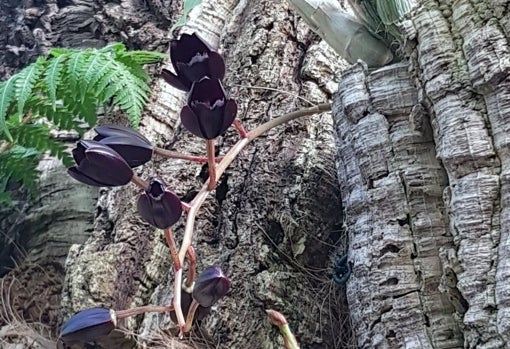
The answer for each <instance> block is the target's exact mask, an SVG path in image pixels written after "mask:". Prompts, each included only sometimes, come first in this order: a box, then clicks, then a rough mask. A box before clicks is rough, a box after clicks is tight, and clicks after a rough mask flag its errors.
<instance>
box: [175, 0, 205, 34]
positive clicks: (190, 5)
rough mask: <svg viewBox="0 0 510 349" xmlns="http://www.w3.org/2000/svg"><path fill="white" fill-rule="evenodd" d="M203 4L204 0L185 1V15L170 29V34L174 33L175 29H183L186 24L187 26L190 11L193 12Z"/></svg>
mask: <svg viewBox="0 0 510 349" xmlns="http://www.w3.org/2000/svg"><path fill="white" fill-rule="evenodd" d="M201 3H202V0H185V1H184V13H183V14H182V17H181V18H179V20H178V21H177V22H175V23H174V25H173V26H172V28H170V33H171V32H173V31H174V29H175V28H178V27H182V26H183V25H184V24H186V19H187V18H188V14H189V13H190V11H191V10H193V9H194V8H195V7H197V6H198V5H200V4H201Z"/></svg>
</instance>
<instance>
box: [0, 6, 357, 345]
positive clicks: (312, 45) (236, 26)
mask: <svg viewBox="0 0 510 349" xmlns="http://www.w3.org/2000/svg"><path fill="white" fill-rule="evenodd" d="M15 5H19V4H17V3H16V4H14V3H13V4H9V6H7V7H6V11H7V10H8V11H7V12H8V13H16V14H17V15H19V16H20V18H22V19H23V20H22V21H20V23H21V24H20V23H18V22H17V23H14V24H12V23H11V24H9V25H10V26H11V27H9V29H10V30H9V32H10V33H11V34H10V35H9V36H7V37H6V38H4V40H5V42H4V45H9V46H5V47H6V49H7V52H8V54H7V55H6V57H5V60H4V61H3V64H4V74H10V73H12V72H13V71H14V70H15V69H16V68H19V67H20V66H22V65H24V64H26V63H28V62H29V61H31V59H33V56H34V55H35V54H38V53H39V52H46V51H45V50H47V49H48V48H49V47H51V46H68V47H69V46H73V47H76V46H101V45H103V44H104V43H106V42H109V41H119V40H123V41H124V42H126V43H127V44H128V46H129V47H131V48H144V49H156V48H157V49H159V50H160V51H164V50H165V49H166V43H167V42H168V38H167V30H168V28H169V26H170V24H171V23H172V22H173V21H174V20H175V18H176V17H177V16H178V14H179V13H180V12H179V10H180V9H181V8H182V2H172V1H159V0H152V1H135V0H123V1H120V2H118V3H113V2H105V1H102V0H96V1H81V0H73V1H47V2H46V3H44V4H43V5H37V4H35V2H34V3H32V2H30V3H28V2H27V3H24V4H23V5H21V6H18V7H15ZM29 9H31V10H30V11H28V10H29ZM9 11H10V12H9ZM27 11H28V12H29V13H35V14H36V15H34V16H33V17H27ZM29 21H31V22H29ZM35 29H40V31H37V30H35ZM184 30H185V31H186V32H191V31H198V32H200V34H201V35H202V36H203V37H204V38H205V39H207V40H208V41H209V42H210V43H211V44H212V45H213V46H217V47H219V48H220V49H221V50H222V51H223V54H224V57H225V60H226V62H227V70H228V71H227V76H226V79H225V84H226V85H227V87H228V88H229V91H230V92H231V95H232V97H234V98H236V99H237V100H238V104H239V107H240V108H239V109H240V111H239V119H240V120H241V121H242V122H243V124H244V125H245V127H247V128H251V127H253V126H255V125H258V124H260V123H262V122H263V121H267V120H269V119H271V118H274V117H276V116H278V115H281V114H284V113H286V112H290V111H293V110H296V109H299V108H302V107H303V106H308V104H307V103H306V102H303V101H302V100H300V99H299V98H297V97H296V95H300V96H301V97H302V98H305V99H307V100H309V101H311V102H313V103H318V102H325V101H327V100H328V99H329V98H330V97H331V96H332V93H333V92H334V90H335V89H336V81H337V79H338V78H339V75H338V74H337V73H338V72H339V71H340V69H342V68H343V66H342V63H341V62H340V61H339V58H338V57H337V56H336V55H335V54H333V53H332V51H331V50H330V49H329V48H328V47H327V46H326V45H324V44H323V43H320V44H319V43H318V40H317V38H316V37H315V36H314V35H313V34H311V32H310V31H309V30H308V28H307V27H306V25H304V24H303V23H302V22H301V21H300V20H299V19H298V18H297V17H296V16H295V15H294V13H293V12H292V11H291V10H289V8H288V6H287V4H286V3H281V2H274V1H271V0H257V1H233V0H222V1H218V0H215V1H212V0H210V1H204V2H203V4H202V5H201V6H200V7H199V8H198V9H197V10H196V11H194V12H193V14H192V18H191V20H190V21H189V23H188V24H187V26H186V27H185V28H184ZM16 33H21V34H16ZM41 33H43V34H44V35H40V34H41ZM22 34H23V35H25V36H26V38H25V36H23V37H22V38H21V39H20V38H18V35H22ZM37 35H39V36H38V37H39V38H42V39H44V41H42V43H43V44H38V45H35V44H34V46H29V45H28V44H27V43H28V42H30V38H32V37H34V38H35V37H36V36H37ZM27 38H28V39H27ZM32 47H33V48H32ZM37 50H39V51H37ZM36 52H37V53H36ZM18 62H19V63H18ZM17 64H19V65H17ZM246 86H254V87H255V86H258V87H269V88H273V89H274V88H276V89H278V91H271V90H264V89H252V88H247V87H246ZM183 103H184V94H183V93H181V92H179V91H176V90H174V89H172V88H170V87H169V86H168V85H166V84H164V82H162V80H157V81H156V82H155V84H154V88H153V96H152V99H151V102H150V104H149V105H148V107H147V112H146V115H145V116H144V118H143V120H142V124H141V126H140V130H141V131H142V132H143V133H144V134H145V135H147V136H148V137H149V138H150V139H152V140H153V141H154V142H155V143H157V144H159V145H164V146H166V147H168V148H169V149H173V150H178V151H182V152H184V153H193V154H200V153H203V152H204V150H205V145H204V144H203V142H202V141H200V140H198V139H196V138H194V137H192V136H191V135H190V134H189V133H188V132H186V131H185V130H183V129H182V128H181V126H180V122H179V118H178V113H179V110H180V108H181V106H182V105H183ZM109 121H112V120H109ZM113 121H114V122H119V123H125V122H126V121H125V120H123V119H121V118H118V119H116V120H113ZM237 137H238V136H237V135H236V133H235V132H234V131H233V130H231V131H229V132H227V134H226V135H225V137H223V138H222V139H221V140H220V146H221V149H222V150H220V153H223V152H224V151H225V149H226V148H227V147H228V146H230V145H232V144H233V143H234V142H235V141H236V139H237ZM333 144H334V140H333V128H332V122H331V119H330V117H329V115H318V116H315V117H312V118H309V119H306V120H300V121H295V122H293V123H291V124H288V125H285V126H282V127H279V128H277V129H275V130H272V131H270V132H269V133H268V134H267V135H264V136H263V137H261V139H257V140H256V141H255V142H254V143H253V144H252V145H250V146H249V147H248V148H247V149H246V150H245V151H244V152H243V153H242V154H241V156H240V158H239V159H238V160H237V161H236V162H235V164H234V165H233V166H232V167H231V169H229V170H228V171H227V173H226V174H225V175H224V177H223V178H222V181H221V183H220V185H219V188H218V189H217V190H216V191H215V192H214V193H213V195H212V196H211V197H210V198H209V199H208V200H207V202H206V204H205V205H204V207H203V209H202V210H201V213H200V214H199V217H198V222H197V225H196V233H195V240H194V241H195V248H196V250H197V253H198V256H199V270H202V269H203V268H204V266H206V265H209V264H220V265H221V266H222V267H223V268H224V269H225V271H226V273H227V274H228V276H229V277H230V278H231V280H232V290H231V293H230V294H229V296H228V297H227V298H226V299H225V300H224V301H223V302H221V303H220V305H219V306H218V307H216V308H215V309H214V310H213V312H212V315H211V316H210V317H209V318H208V319H206V320H204V321H203V322H202V323H201V324H200V326H197V327H195V329H194V334H193V336H192V337H191V340H189V341H185V343H188V344H189V345H190V346H193V347H203V346H206V345H212V346H214V347H219V348H280V347H281V346H282V343H283V341H282V340H281V338H280V335H279V332H278V330H277V329H276V328H275V327H273V326H271V325H270V324H269V322H268V321H267V320H266V315H265V312H264V310H265V309H267V308H274V309H277V310H280V311H282V312H283V313H284V314H285V315H286V316H287V317H288V320H289V322H290V325H291V327H292V328H293V329H294V332H295V334H296V336H297V337H298V339H299V341H300V342H301V344H302V347H303V348H333V347H342V345H344V346H345V345H346V344H345V343H342V341H343V340H344V339H343V338H345V333H348V331H349V326H348V325H345V324H344V323H345V314H342V313H341V312H342V311H343V308H342V292H341V290H339V289H338V288H337V287H336V286H335V285H334V284H333V283H332V281H331V269H330V266H331V259H332V256H333V253H335V252H337V249H338V244H339V243H342V241H343V239H341V238H340V237H341V234H340V233H339V230H340V224H341V222H342V215H341V212H342V211H341V204H340V199H339V189H338V186H337V182H336V178H335V170H334V150H333ZM138 172H139V175H141V176H142V177H145V178H146V177H149V176H151V175H154V174H159V175H162V176H163V177H164V178H165V179H166V180H167V182H168V183H169V184H170V185H171V186H172V187H173V188H174V190H175V191H176V192H177V193H178V194H179V196H180V197H181V198H183V199H184V200H185V201H189V200H191V199H192V198H193V195H194V194H195V193H196V192H197V190H198V189H199V188H200V186H201V185H202V183H203V181H204V180H205V179H206V178H207V174H206V169H205V167H202V166H200V165H193V164H192V165H190V164H189V163H185V162H183V161H176V160H173V161H167V160H162V159H160V160H156V162H155V163H154V164H150V165H146V166H144V167H143V168H142V169H140V170H139V171H138ZM137 192H138V190H137V189H135V188H134V187H126V188H120V189H113V190H106V189H103V190H101V191H100V196H99V200H98V202H97V209H96V217H95V221H94V229H93V231H92V233H91V235H90V236H91V237H90V238H89V240H88V241H87V242H86V243H85V244H76V245H73V246H72V248H71V250H70V253H69V257H68V259H67V264H66V271H67V274H66V281H65V286H64V290H63V293H62V297H63V298H62V308H61V310H62V313H61V315H62V317H63V318H67V317H68V316H69V315H70V314H72V313H73V312H75V311H78V310H81V309H83V308H87V307H90V306H92V305H104V306H108V307H113V308H115V309H125V308H129V307H132V306H139V305H143V304H147V303H151V304H168V303H169V302H170V301H171V298H172V279H173V272H172V268H171V265H170V258H169V254H168V249H167V248H166V246H165V243H164V240H163V237H162V234H161V232H160V231H155V230H154V229H153V228H151V227H150V226H149V225H147V224H145V223H143V222H142V221H141V219H140V218H139V217H138V215H137V214H136V211H135V203H136V195H137ZM62 202H64V201H62ZM82 204H86V202H85V201H83V202H82ZM65 205H66V207H70V205H73V203H69V202H67V201H66V203H65ZM88 205H89V207H91V208H93V206H94V205H93V204H92V203H90V202H89V204H88ZM77 229H78V230H79V232H80V233H85V232H86V231H87V229H85V228H84V227H77ZM66 231H67V232H68V230H66ZM66 231H65V232H66ZM182 231H183V221H181V222H179V223H178V224H177V225H176V226H175V232H176V234H177V236H178V238H179V236H180V234H181V233H182ZM122 325H123V327H124V328H125V329H126V330H127V331H128V332H130V333H131V334H132V335H133V336H126V335H124V334H123V333H121V332H116V333H114V334H113V335H111V336H109V337H108V338H107V339H106V340H105V341H103V342H101V345H102V346H103V347H104V348H131V347H135V346H136V345H137V343H138V345H139V346H142V345H149V346H152V347H157V346H160V347H163V346H165V345H166V347H169V346H173V345H175V342H174V341H172V339H171V337H172V336H173V334H175V332H174V331H173V330H174V328H173V325H172V324H171V322H170V320H169V317H168V316H166V315H164V316H161V315H154V314H147V315H146V316H139V317H136V318H134V319H131V320H129V321H126V322H125V323H123V324H122ZM172 333H173V334H172ZM165 343H166V344H165Z"/></svg>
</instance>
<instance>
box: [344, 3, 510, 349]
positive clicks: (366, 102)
mask: <svg viewBox="0 0 510 349" xmlns="http://www.w3.org/2000/svg"><path fill="white" fill-rule="evenodd" d="M509 11H510V8H509V7H508V2H507V1H468V0H458V1H431V0H425V1H422V3H421V5H420V7H419V9H418V10H417V11H416V12H415V13H413V14H412V16H411V18H410V19H409V20H408V21H406V23H405V28H406V30H407V34H408V38H409V41H408V42H407V44H408V47H410V59H409V61H407V60H406V62H403V63H399V64H394V65H391V66H388V67H384V68H382V69H379V70H377V71H373V72H368V71H367V70H366V69H365V68H364V67H363V65H361V64H358V65H355V66H354V67H352V68H350V69H349V71H348V72H346V73H345V75H344V76H343V77H342V79H341V81H340V86H339V91H338V93H337V94H336V95H335V102H334V119H335V125H336V134H337V139H338V147H337V150H338V173H339V181H340V187H341V195H342V202H343V205H344V209H345V225H346V228H347V231H348V234H349V242H350V245H349V260H350V261H351V262H352V263H353V273H352V275H351V278H350V280H349V282H348V284H347V297H348V302H349V307H350V312H351V317H352V323H353V328H355V329H356V335H357V341H358V345H359V347H360V348H463V347H465V348H508V347H509V346H510V342H509V339H510V338H509V336H510V332H509V329H510V328H509V327H510V248H509V246H510V240H509V239H510V235H509V232H510V225H509V219H510V218H509V214H508V213H509V212H508V210H509V209H510V206H509V205H510V204H509V195H510V192H509V181H508V178H509V171H510V167H509V166H510V157H509V155H510V154H509V152H508V149H509V145H510V133H509V131H510V122H509V121H510V120H509V118H510V110H509V109H510V77H509V72H510V52H509V34H510V32H509V31H510V12H509Z"/></svg>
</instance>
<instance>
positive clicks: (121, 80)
mask: <svg viewBox="0 0 510 349" xmlns="http://www.w3.org/2000/svg"><path fill="white" fill-rule="evenodd" d="M111 67H112V69H111V70H110V71H109V72H108V73H107V74H105V75H103V76H102V77H101V78H100V79H99V81H98V83H97V86H96V88H95V90H96V91H98V94H96V96H97V97H98V98H99V99H100V100H101V101H102V102H106V101H108V100H109V99H110V98H113V103H114V104H115V105H118V106H119V107H120V108H121V109H122V110H123V111H124V112H126V114H128V117H129V120H130V121H131V124H132V125H133V126H137V125H138V123H139V122H140V118H141V115H142V110H143V107H144V106H145V103H146V102H147V99H148V98H149V92H150V89H149V87H148V86H147V84H146V83H145V81H143V80H142V79H140V78H139V77H137V76H135V75H133V74H132V73H131V71H130V69H129V67H127V66H126V65H125V64H123V63H122V62H118V61H116V60H114V59H113V58H112V60H111ZM99 88H101V90H100V89H99Z"/></svg>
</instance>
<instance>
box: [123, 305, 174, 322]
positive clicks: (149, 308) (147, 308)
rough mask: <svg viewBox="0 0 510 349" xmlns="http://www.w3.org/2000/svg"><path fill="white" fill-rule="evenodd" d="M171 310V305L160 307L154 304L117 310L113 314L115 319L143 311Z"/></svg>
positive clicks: (142, 312) (164, 311)
mask: <svg viewBox="0 0 510 349" xmlns="http://www.w3.org/2000/svg"><path fill="white" fill-rule="evenodd" d="M170 311H172V307H160V306H155V305H146V306H143V307H137V308H132V309H125V310H117V311H115V315H116V316H117V319H124V318H126V317H129V316H134V315H139V314H144V313H166V312H170Z"/></svg>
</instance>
